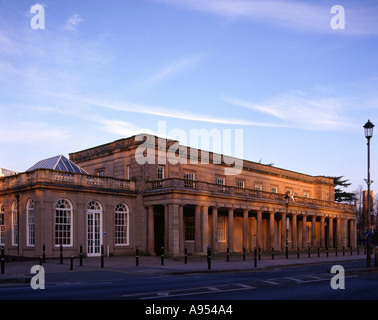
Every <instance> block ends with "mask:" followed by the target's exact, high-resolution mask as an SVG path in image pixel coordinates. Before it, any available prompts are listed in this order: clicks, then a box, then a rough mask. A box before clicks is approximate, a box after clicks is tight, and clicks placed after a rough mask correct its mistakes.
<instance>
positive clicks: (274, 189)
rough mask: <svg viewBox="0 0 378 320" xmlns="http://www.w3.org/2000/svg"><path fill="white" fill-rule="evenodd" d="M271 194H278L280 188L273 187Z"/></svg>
mask: <svg viewBox="0 0 378 320" xmlns="http://www.w3.org/2000/svg"><path fill="white" fill-rule="evenodd" d="M270 192H273V193H278V188H277V187H271V188H270Z"/></svg>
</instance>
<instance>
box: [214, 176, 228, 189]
mask: <svg viewBox="0 0 378 320" xmlns="http://www.w3.org/2000/svg"><path fill="white" fill-rule="evenodd" d="M215 183H216V184H217V190H218V192H226V187H224V185H225V179H224V178H216V179H215Z"/></svg>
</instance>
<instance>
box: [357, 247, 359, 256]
mask: <svg viewBox="0 0 378 320" xmlns="http://www.w3.org/2000/svg"><path fill="white" fill-rule="evenodd" d="M357 255H358V256H359V255H360V246H359V245H357Z"/></svg>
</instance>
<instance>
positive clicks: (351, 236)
mask: <svg viewBox="0 0 378 320" xmlns="http://www.w3.org/2000/svg"><path fill="white" fill-rule="evenodd" d="M349 232H350V233H349V239H350V240H349V241H350V245H351V246H352V247H353V248H355V247H356V246H357V241H356V220H354V219H351V220H349Z"/></svg>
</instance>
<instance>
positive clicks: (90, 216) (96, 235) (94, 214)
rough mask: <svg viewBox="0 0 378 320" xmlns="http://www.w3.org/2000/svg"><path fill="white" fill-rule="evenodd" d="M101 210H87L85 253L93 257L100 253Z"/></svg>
mask: <svg viewBox="0 0 378 320" xmlns="http://www.w3.org/2000/svg"><path fill="white" fill-rule="evenodd" d="M102 243H103V242H102V212H101V211H97V210H88V211H87V255H88V257H95V256H100V255H101V245H102Z"/></svg>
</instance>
